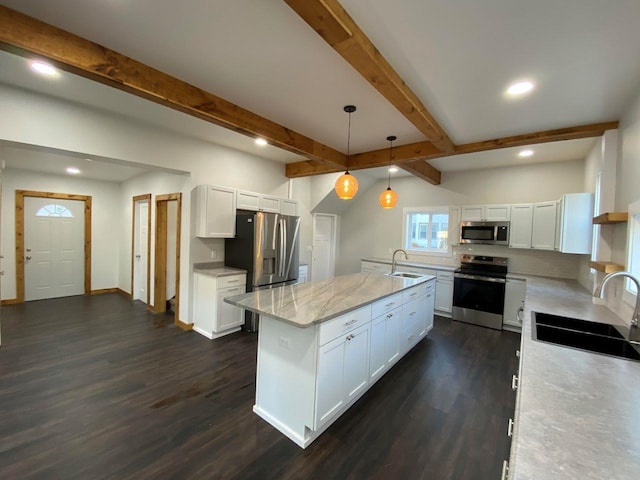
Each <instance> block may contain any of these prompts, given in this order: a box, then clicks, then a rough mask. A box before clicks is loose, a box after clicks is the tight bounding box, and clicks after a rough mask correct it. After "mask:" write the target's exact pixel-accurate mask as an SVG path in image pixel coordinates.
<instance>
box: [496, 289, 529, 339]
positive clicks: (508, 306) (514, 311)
mask: <svg viewBox="0 0 640 480" xmlns="http://www.w3.org/2000/svg"><path fill="white" fill-rule="evenodd" d="M526 284H527V282H526V281H525V280H523V279H520V278H507V283H506V285H505V289H504V315H503V317H502V318H503V320H502V327H503V328H504V329H505V330H516V331H520V330H521V329H522V318H521V316H522V312H523V310H524V299H525V293H526Z"/></svg>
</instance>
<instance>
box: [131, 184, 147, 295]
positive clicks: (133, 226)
mask: <svg viewBox="0 0 640 480" xmlns="http://www.w3.org/2000/svg"><path fill="white" fill-rule="evenodd" d="M145 200H146V201H147V202H149V211H148V212H147V305H149V302H150V301H151V258H150V256H151V194H150V193H145V194H143V195H136V196H134V197H133V199H132V210H131V294H130V296H131V298H132V299H133V296H134V295H133V289H134V288H135V285H134V283H133V271H134V261H135V256H136V251H135V250H136V233H137V232H136V203H137V202H143V201H145Z"/></svg>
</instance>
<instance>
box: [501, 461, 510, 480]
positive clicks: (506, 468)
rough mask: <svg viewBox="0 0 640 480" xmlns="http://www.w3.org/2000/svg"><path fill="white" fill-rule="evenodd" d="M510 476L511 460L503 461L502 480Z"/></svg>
mask: <svg viewBox="0 0 640 480" xmlns="http://www.w3.org/2000/svg"><path fill="white" fill-rule="evenodd" d="M508 478H509V462H507V461H506V460H505V461H504V462H502V473H501V474H500V480H507V479H508Z"/></svg>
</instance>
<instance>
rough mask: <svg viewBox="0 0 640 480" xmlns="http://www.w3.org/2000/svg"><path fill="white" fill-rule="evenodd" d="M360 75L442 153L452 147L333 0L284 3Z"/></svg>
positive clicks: (417, 99) (391, 68) (396, 75)
mask: <svg viewBox="0 0 640 480" xmlns="http://www.w3.org/2000/svg"><path fill="white" fill-rule="evenodd" d="M284 1H285V2H286V3H287V5H289V6H290V7H291V8H292V9H293V10H294V11H295V12H296V13H297V14H298V15H300V17H302V18H303V19H304V21H305V22H307V23H308V24H309V25H310V26H311V28H313V29H314V30H315V31H316V32H317V33H318V34H319V35H320V36H321V37H322V38H323V39H324V40H325V41H326V42H327V43H328V44H329V45H331V47H332V48H333V49H334V50H336V51H337V52H338V53H339V54H340V55H341V56H342V57H343V58H344V59H345V60H346V61H347V62H348V63H349V64H350V65H351V66H352V67H353V68H355V69H356V70H357V71H358V73H360V75H362V76H363V77H364V78H365V79H366V80H367V81H368V82H369V83H370V84H371V85H372V86H373V87H374V88H375V89H376V90H378V92H380V93H381V94H382V95H383V96H384V97H385V98H386V99H387V100H388V101H389V102H390V103H391V104H392V105H393V106H394V107H395V108H396V109H398V111H400V112H401V113H402V114H403V115H404V116H405V117H406V118H407V119H408V120H409V121H410V122H411V123H412V124H413V125H414V126H415V127H416V128H417V129H418V130H419V131H420V132H422V133H423V134H424V135H425V136H426V137H427V140H429V141H430V142H432V143H433V144H434V145H435V146H436V147H437V148H438V149H440V150H441V151H442V152H445V153H452V152H453V150H454V145H453V143H452V142H451V140H450V139H449V137H448V136H447V134H446V132H445V131H444V130H443V129H442V127H440V125H439V124H438V122H437V121H436V120H435V118H433V116H432V115H431V114H430V113H429V111H428V110H427V108H426V107H425V106H424V105H423V104H422V102H421V101H420V99H419V98H418V97H417V95H416V94H415V93H413V91H412V90H411V89H410V88H409V87H408V86H407V85H406V84H405V83H404V81H403V80H402V78H401V77H400V75H398V73H397V72H396V71H395V70H394V69H393V67H392V66H391V65H390V64H389V62H387V60H386V59H385V58H384V57H383V56H382V54H381V53H380V52H379V51H378V49H377V48H376V47H375V45H373V43H371V40H369V38H368V37H367V36H366V35H365V33H364V32H363V31H362V30H361V29H360V27H358V25H357V24H356V23H355V22H354V21H353V19H352V18H351V17H350V16H349V14H348V13H347V12H346V11H345V9H344V8H343V7H342V6H341V5H340V3H338V2H337V1H336V0H284Z"/></svg>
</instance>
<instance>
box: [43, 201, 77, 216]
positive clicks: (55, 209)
mask: <svg viewBox="0 0 640 480" xmlns="http://www.w3.org/2000/svg"><path fill="white" fill-rule="evenodd" d="M36 217H66V218H73V213H71V211H70V210H69V209H68V208H67V207H64V206H62V205H58V204H57V203H50V204H49V205H45V206H44V207H42V208H40V210H38V211H37V212H36Z"/></svg>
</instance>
